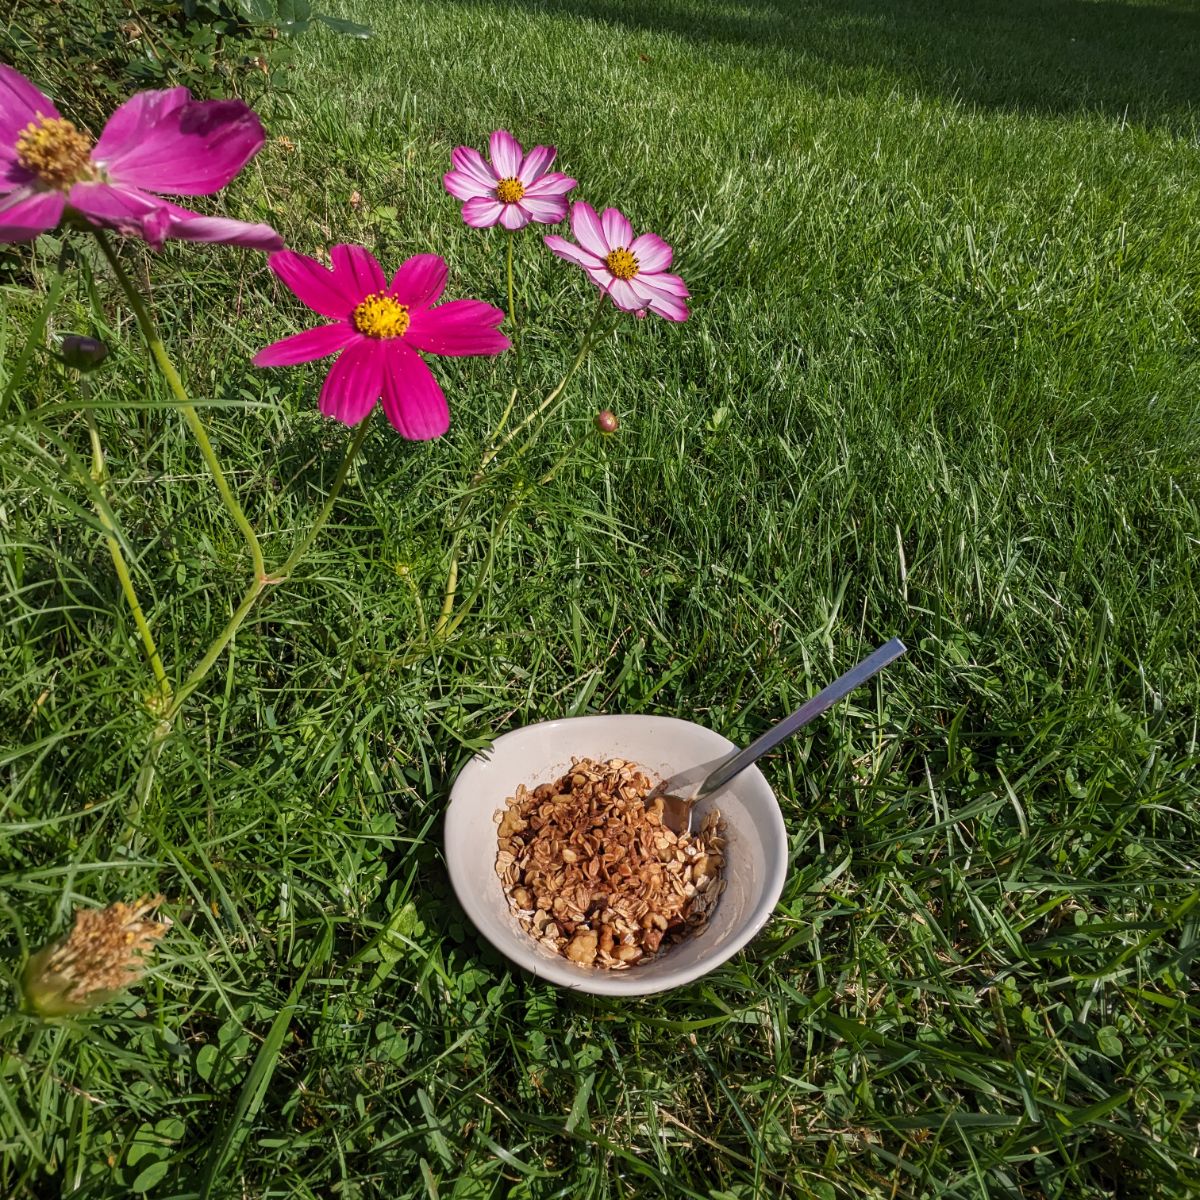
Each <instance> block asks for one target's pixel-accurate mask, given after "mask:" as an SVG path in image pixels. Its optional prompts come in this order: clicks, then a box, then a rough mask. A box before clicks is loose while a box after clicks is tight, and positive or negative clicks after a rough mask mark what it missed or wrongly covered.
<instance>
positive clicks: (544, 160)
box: [517, 146, 556, 189]
mask: <svg viewBox="0 0 1200 1200" xmlns="http://www.w3.org/2000/svg"><path fill="white" fill-rule="evenodd" d="M555 153H556V151H555V149H554V147H553V146H534V148H533V149H532V150H530V151H529V153H528V154H526V155H525V161H524V162H523V163H522V164H521V169H520V170H519V171H518V172H517V178H518V179H519V180H520V181H521V182H522V183H523V184H524V185H525V187H526V188H527V189H528V187H529V185H530V184H531V183H536V182H537V180H539V179H541V177H542V176H543V175H545V173H546V172H547V171H548V170H549V169H550V164H551V163H552V162H553V161H554V155H555Z"/></svg>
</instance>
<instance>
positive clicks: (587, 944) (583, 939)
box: [567, 933, 596, 966]
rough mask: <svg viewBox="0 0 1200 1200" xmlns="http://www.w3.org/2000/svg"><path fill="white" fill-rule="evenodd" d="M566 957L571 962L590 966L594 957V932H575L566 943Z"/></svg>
mask: <svg viewBox="0 0 1200 1200" xmlns="http://www.w3.org/2000/svg"><path fill="white" fill-rule="evenodd" d="M567 957H568V958H569V959H570V960H571V961H572V962H577V963H583V965H584V966H590V965H591V963H592V960H593V959H594V958H595V957H596V935H595V934H594V933H577V934H576V935H575V936H574V937H573V938H572V939H571V940H570V941H569V942H568V943H567Z"/></svg>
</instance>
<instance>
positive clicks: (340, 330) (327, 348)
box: [252, 321, 361, 367]
mask: <svg viewBox="0 0 1200 1200" xmlns="http://www.w3.org/2000/svg"><path fill="white" fill-rule="evenodd" d="M359 337H361V334H359V333H358V332H357V331H356V330H355V328H354V326H353V325H351V324H350V322H349V321H339V322H337V324H336V325H316V326H314V327H313V328H312V329H305V330H302V331H301V332H300V333H293V334H292V335H291V337H285V338H283V339H282V340H281V341H278V342H272V343H271V344H270V345H269V346H264V347H263V348H262V349H261V350H260V351H259V352H258V353H257V354H256V355H255V356H254V358H253V360H252V361H253V363H254V365H255V366H256V367H291V366H295V365H296V364H297V363H306V362H312V361H313V360H314V359H317V358H328V356H329V355H331V354H336V353H337V352H338V351H339V350H344V349H345V348H346V347H347V346H348V345H350V343H351V342H353V341H355V340H356V339H358V338H359Z"/></svg>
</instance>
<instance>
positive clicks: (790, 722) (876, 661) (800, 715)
mask: <svg viewBox="0 0 1200 1200" xmlns="http://www.w3.org/2000/svg"><path fill="white" fill-rule="evenodd" d="M906 649H907V647H906V646H905V645H904V643H903V642H902V641H901V640H900V639H899V638H892V640H891V641H890V642H887V643H885V644H884V645H882V646H880V647H879V649H878V650H876V651H875V652H874V653H873V654H870V655H868V656H867V657H866V658H864V659H863V660H862V662H860V663H859V664H858V666H856V667H851V668H850V670H849V671H847V672H846V673H845V675H841V676H839V677H838V678H837V679H835V680H834V681H833V682H832V683H831V684H830V685H829V686H828V687H824V688H822V689H821V690H820V691H819V692H818V693H817V694H816V695H815V696H814V697H813V698H812V699H811V700H806V701H805V702H804V703H803V704H802V705H800V707H799V708H798V709H796V711H795V712H794V713H792V715H791V716H789V717H784V718H783V720H782V721H780V722H779V724H778V725H774V726H772V727H771V728H770V729H768V730H767V732H766V733H764V734H763V735H762V737H760V738H756V739H755V740H754V741H753V742H751V743H750V745H749V746H747V747H746V748H745V750H738V751H735V752H734V753H733V754H732V755H730V757H729V758H727V759H726V760H725V761H724V762H723V763H721V765H720V766H719V767H717V768H716V770H714V771H712V772H711V773H710V774H709V775H708V778H706V779H705V781H704V782H703V783H702V784H701V785H700V787H699V788H698V789H697V791H696V799H699V798H700V797H701V796H706V795H708V793H709V792H713V791H716V789H717V788H719V787H723V786H724V785H725V784H727V783H728V782H729V781H730V780H731V779H732V778H733V777H734V776H735V775H736V774H738V772H740V771H744V770H745V769H746V768H747V767H748V766H749V765H750V764H751V763H753V762H757V760H758V759H760V758H762V756H763V755H764V754H766V753H767V751H768V750H774V749H775V747H776V746H778V745H779V743H780V742H782V741H783V740H784V739H785V738H790V737H791V736H792V734H793V733H795V732H796V731H797V730H799V729H802V728H803V727H804V726H805V725H807V724H808V723H809V721H811V720H812V719H813V718H814V717H819V716H820V715H821V714H822V713H823V712H824V711H825V710H826V709H827V708H829V707H830V706H831V705H834V704H836V703H837V702H838V701H839V700H842V699H844V698H845V697H846V696H848V695H849V694H850V693H851V692H852V691H854V689H855V688H856V687H858V685H859V684H860V683H866V681H867V680H868V679H870V678H871V676H872V675H874V674H875V673H876V672H877V671H882V670H883V668H884V667H886V666H887V665H888V663H891V662H895V661H896V659H898V658H899V657H900V655H902V654H903V653H904V652H905V650H906Z"/></svg>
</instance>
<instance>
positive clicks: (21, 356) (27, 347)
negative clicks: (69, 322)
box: [0, 242, 69, 420]
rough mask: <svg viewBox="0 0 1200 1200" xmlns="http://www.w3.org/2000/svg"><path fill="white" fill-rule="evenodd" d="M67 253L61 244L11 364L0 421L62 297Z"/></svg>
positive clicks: (1, 405) (1, 398)
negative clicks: (37, 309) (47, 283)
mask: <svg viewBox="0 0 1200 1200" xmlns="http://www.w3.org/2000/svg"><path fill="white" fill-rule="evenodd" d="M68 251H69V246H68V244H67V243H66V242H63V247H62V250H60V251H59V255H58V262H57V263H56V264H55V266H54V278H53V279H51V280H50V290H49V291H48V292H47V293H46V302H45V303H44V304H43V305H42V308H41V311H40V312H39V313H38V315H37V316H36V317H35V318H34V321H33V324H32V325H30V327H29V334H28V336H27V337H26V338H25V344H24V345H23V346H22V347H21V350H20V352H19V353H18V354H17V361H16V362H15V363H13V369H12V373H11V374H10V375H9V377H8V382H7V383H6V384H5V385H4V394H3V395H2V396H0V420H3V419H4V417H5V415H6V414H7V412H8V406H9V404H11V403H12V398H13V396H15V395H16V393H17V388H19V387H20V386H21V384H22V383H23V382H24V380H25V371H26V368H27V367H28V366H29V360H30V359H31V358H32V357H33V352H34V350H36V349H37V345H38V343H39V342H40V341H41V340H42V334H43V333H44V332H45V330H46V322H47V321H48V320H50V314H51V313H52V312H53V311H54V309H55V307H56V305H57V304H58V298H59V296H61V295H62V289H63V282H64V281H65V279H66V274H65V270H66V265H67V253H68Z"/></svg>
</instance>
